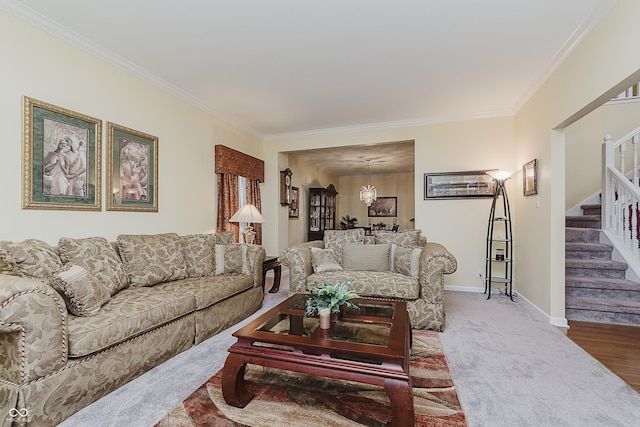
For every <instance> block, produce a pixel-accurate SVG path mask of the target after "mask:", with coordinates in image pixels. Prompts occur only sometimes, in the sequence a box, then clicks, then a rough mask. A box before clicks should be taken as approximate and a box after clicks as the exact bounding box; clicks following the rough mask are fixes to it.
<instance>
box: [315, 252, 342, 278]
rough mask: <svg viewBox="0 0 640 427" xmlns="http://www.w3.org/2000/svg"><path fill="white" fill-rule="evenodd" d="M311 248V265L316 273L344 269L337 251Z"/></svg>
mask: <svg viewBox="0 0 640 427" xmlns="http://www.w3.org/2000/svg"><path fill="white" fill-rule="evenodd" d="M310 249H311V266H312V267H313V272H314V273H323V272H325V271H337V270H342V266H341V265H340V264H339V263H338V260H337V259H336V253H335V252H334V251H333V250H332V249H320V248H310Z"/></svg>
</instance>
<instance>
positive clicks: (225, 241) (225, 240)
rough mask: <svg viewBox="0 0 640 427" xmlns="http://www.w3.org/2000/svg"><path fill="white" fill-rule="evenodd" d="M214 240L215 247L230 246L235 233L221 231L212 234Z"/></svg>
mask: <svg viewBox="0 0 640 427" xmlns="http://www.w3.org/2000/svg"><path fill="white" fill-rule="evenodd" d="M214 236H215V239H216V245H231V244H232V243H233V239H234V238H235V232H234V231H233V230H230V231H223V232H221V233H216V234H214Z"/></svg>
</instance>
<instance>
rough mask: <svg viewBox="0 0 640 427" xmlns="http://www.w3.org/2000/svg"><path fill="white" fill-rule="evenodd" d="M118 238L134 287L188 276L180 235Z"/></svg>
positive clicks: (122, 235)
mask: <svg viewBox="0 0 640 427" xmlns="http://www.w3.org/2000/svg"><path fill="white" fill-rule="evenodd" d="M117 240H118V248H119V249H120V257H121V258H122V263H123V264H124V269H125V271H126V272H127V275H128V276H129V281H130V282H131V285H132V286H153V285H156V284H158V283H162V282H168V281H171V280H179V279H184V278H185V277H187V266H186V264H185V262H184V257H183V256H182V250H181V248H180V237H179V236H178V235H177V234H175V233H167V234H152V235H131V234H121V235H119V236H118V239H117Z"/></svg>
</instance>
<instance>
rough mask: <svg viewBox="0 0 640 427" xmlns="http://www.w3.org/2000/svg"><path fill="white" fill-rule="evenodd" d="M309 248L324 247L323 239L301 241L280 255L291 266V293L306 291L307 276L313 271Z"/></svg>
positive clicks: (285, 263)
mask: <svg viewBox="0 0 640 427" xmlns="http://www.w3.org/2000/svg"><path fill="white" fill-rule="evenodd" d="M309 248H321V249H323V248H324V242H323V241H322V240H313V241H311V242H305V243H299V244H297V245H294V246H291V247H288V248H287V249H285V250H284V251H283V252H282V255H280V259H281V260H282V263H283V264H284V265H286V266H287V267H288V268H289V295H293V294H299V293H305V292H306V291H307V290H306V282H307V277H309V276H310V275H311V273H313V269H312V267H311V251H310V250H309Z"/></svg>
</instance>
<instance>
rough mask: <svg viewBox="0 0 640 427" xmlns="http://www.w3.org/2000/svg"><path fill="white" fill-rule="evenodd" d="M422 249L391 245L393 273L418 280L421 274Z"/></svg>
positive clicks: (390, 257)
mask: <svg viewBox="0 0 640 427" xmlns="http://www.w3.org/2000/svg"><path fill="white" fill-rule="evenodd" d="M421 255H422V248H405V247H402V246H398V245H396V244H392V245H391V255H390V256H389V259H390V261H391V271H393V272H394V273H400V274H404V275H405V276H411V277H415V278H416V279H417V278H418V274H419V273H420V256H421Z"/></svg>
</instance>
